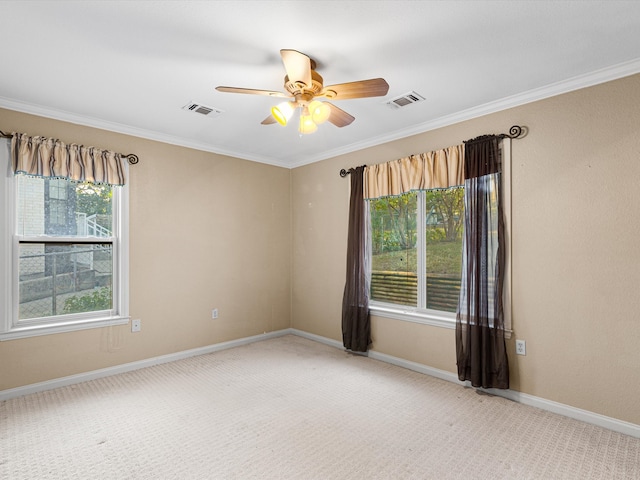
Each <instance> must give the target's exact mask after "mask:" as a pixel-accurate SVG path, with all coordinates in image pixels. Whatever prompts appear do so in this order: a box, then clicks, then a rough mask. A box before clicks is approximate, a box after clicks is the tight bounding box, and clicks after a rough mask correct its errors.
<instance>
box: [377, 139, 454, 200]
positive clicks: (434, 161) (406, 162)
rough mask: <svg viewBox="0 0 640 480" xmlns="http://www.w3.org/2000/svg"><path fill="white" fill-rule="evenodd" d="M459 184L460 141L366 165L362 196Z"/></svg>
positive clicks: (399, 193)
mask: <svg viewBox="0 0 640 480" xmlns="http://www.w3.org/2000/svg"><path fill="white" fill-rule="evenodd" d="M463 184H464V144H461V145H455V146H453V147H448V148H444V149H442V150H436V151H433V152H427V153H420V154H416V155H411V156H409V157H404V158H400V159H398V160H392V161H390V162H386V163H380V164H378V165H371V166H369V167H366V168H365V172H364V197H365V198H379V197H387V196H391V195H401V194H403V193H407V192H410V191H412V190H429V189H432V188H449V187H455V186H458V185H463Z"/></svg>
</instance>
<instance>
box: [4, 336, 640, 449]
mask: <svg viewBox="0 0 640 480" xmlns="http://www.w3.org/2000/svg"><path fill="white" fill-rule="evenodd" d="M289 334H292V335H297V336H299V337H303V338H306V339H308V340H312V341H314V342H318V343H322V344H325V345H329V346H331V347H335V348H339V349H344V346H343V345H342V342H339V341H337V340H333V339H330V338H327V337H322V336H320V335H314V334H313V333H308V332H304V331H302V330H298V329H295V328H285V329H283V330H277V331H275V332H269V333H264V334H262V335H254V336H252V337H245V338H240V339H237V340H231V341H229V342H222V343H216V344H213V345H208V346H206V347H200V348H194V349H191V350H184V351H182V352H176V353H170V354H168V355H161V356H159V357H153V358H148V359H145V360H139V361H137V362H131V363H125V364H123V365H116V366H114V367H108V368H103V369H100V370H94V371H91V372H86V373H80V374H77V375H70V376H68V377H62V378H56V379H54V380H48V381H46V382H40V383H33V384H31V385H25V386H22V387H16V388H11V389H8V390H2V391H0V401H2V400H8V399H10V398H15V397H20V396H22V395H28V394H31V393H37V392H42V391H45V390H51V389H54V388H58V387H64V386H67V385H73V384H76V383H80V382H86V381H88V380H94V379H97V378H103V377H108V376H110V375H116V374H118V373H125V372H130V371H133V370H138V369H140V368H145V367H151V366H153V365H159V364H161V363H168V362H173V361H176V360H181V359H183V358H189V357H195V356H197V355H204V354H207V353H212V352H217V351H220V350H226V349H228V348H234V347H239V346H241V345H247V344H249V343H254V342H259V341H261V340H267V339H270V338H276V337H282V336H284V335H289ZM368 357H369V358H372V359H374V360H379V361H382V362H386V363H390V364H392V365H396V366H399V367H403V368H408V369H409V370H413V371H415V372H419V373H423V374H425V375H430V376H432V377H436V378H440V379H441V380H446V381H449V382H453V383H457V384H458V385H460V386H467V387H468V386H469V383H468V382H461V381H460V380H458V376H457V375H456V374H455V373H451V372H447V371H445V370H440V369H437V368H433V367H429V366H427V365H423V364H421V363H416V362H411V361H409V360H405V359H402V358H399V357H394V356H392V355H387V354H385V353H380V352H376V351H375V350H369V353H368ZM485 391H486V392H487V393H490V394H492V395H496V396H501V397H504V398H508V399H509V400H513V401H514V402H518V403H522V404H523V405H528V406H531V407H536V408H540V409H542V410H546V411H549V412H552V413H557V414H559V415H564V416H565V417H569V418H573V419H575V420H580V421H583V422H586V423H590V424H593V425H597V426H599V427H603V428H607V429H609V430H613V431H614V432H619V433H623V434H625V435H629V436H631V437H635V438H640V425H636V424H634V423H629V422H624V421H622V420H617V419H615V418H611V417H607V416H605V415H600V414H598V413H594V412H590V411H588V410H582V409H580V408H576V407H572V406H570V405H565V404H563V403H558V402H554V401H552V400H547V399H544V398H540V397H536V396H534V395H529V394H526V393H521V392H517V391H515V390H499V389H486V390H485Z"/></svg>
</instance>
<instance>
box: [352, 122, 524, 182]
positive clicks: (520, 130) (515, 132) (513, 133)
mask: <svg viewBox="0 0 640 480" xmlns="http://www.w3.org/2000/svg"><path fill="white" fill-rule="evenodd" d="M526 134H527V127H521V126H520V125H514V126H512V127H511V128H510V129H509V133H499V134H498V135H496V137H498V138H501V139H504V138H510V139H511V140H515V139H517V138H522V137H524V136H525V135H526ZM477 138H481V137H477ZM473 140H475V139H473ZM473 140H465V141H464V142H463V143H469V142H472V141H473ZM350 173H351V172H350V171H348V170H345V169H344V168H343V169H341V170H340V176H341V177H342V178H344V177H346V176H347V175H349V174H350Z"/></svg>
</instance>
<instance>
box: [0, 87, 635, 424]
mask: <svg viewBox="0 0 640 480" xmlns="http://www.w3.org/2000/svg"><path fill="white" fill-rule="evenodd" d="M639 102H640V75H636V76H632V77H628V78H625V79H621V80H618V81H615V82H610V83H607V84H603V85H599V86H595V87H592V88H589V89H584V90H580V91H577V92H573V93H569V94H565V95H561V96H558V97H554V98H551V99H547V100H544V101H540V102H535V103H532V104H529V105H525V106H522V107H518V108H514V109H510V110H507V111H504V112H500V113H496V114H492V115H488V116H485V117H482V118H478V119H474V120H471V121H467V122H463V123H459V124H456V125H453V126H449V127H446V128H442V129H438V130H435V131H431V132H427V133H424V134H421V135H416V136H413V137H409V138H406V139H402V140H398V141H394V142H390V143H387V144H384V145H380V146H377V147H373V148H369V149H365V150H361V151H359V152H355V153H352V154H348V155H343V156H340V157H337V158H334V159H330V160H326V161H323V162H319V163H315V164H311V165H307V166H304V167H300V168H296V169H294V170H292V171H289V170H286V169H282V168H277V167H272V166H267V165H262V164H258V163H253V162H247V161H243V160H239V159H235V158H229V157H224V156H220V155H215V154H210V153H204V152H198V151H195V150H190V149H186V148H180V147H175V146H171V145H166V144H162V143H158V142H153V141H147V140H142V139H137V138H133V137H129V136H126V135H120V134H115V133H109V132H105V131H101V130H98V129H92V128H88V127H81V126H77V125H71V124H68V123H64V122H58V121H53V120H48V119H44V118H39V117H34V116H30V115H26V114H20V113H16V112H11V111H5V110H0V118H1V119H2V122H1V123H2V128H3V129H5V130H8V129H10V130H18V131H25V132H28V133H31V134H40V135H45V136H51V137H58V138H61V139H63V140H67V141H80V142H82V143H85V144H91V145H95V146H98V147H103V148H110V149H114V150H118V151H121V152H133V153H136V154H138V155H139V156H140V159H141V162H140V164H138V165H136V166H133V167H131V169H130V173H131V175H130V177H131V227H130V228H131V246H130V256H131V262H130V263H131V265H130V272H131V315H132V317H133V318H141V319H142V332H140V333H137V334H132V333H130V332H129V327H128V326H122V327H113V328H103V329H93V330H85V331H80V332H74V333H66V334H57V335H48V336H42V337H36V338H31V339H23V340H12V341H6V342H0V390H2V389H7V388H12V387H16V386H20V385H27V384H31V383H34V382H39V381H43V380H48V379H53V378H58V377H62V376H65V375H71V374H74V373H80V372H85V371H91V370H95V369H99V368H104V367H108V366H112V365H118V364H122V363H126V362H131V361H135V360H140V359H144V358H149V357H153V356H157V355H162V354H167V353H172V352H177V351H181V350H186V349H190V348H195V347H199V346H204V345H209V344H213V343H218V342H223V341H227V340H232V339H237V338H241V337H246V336H250V335H256V334H260V333H263V332H269V331H273V330H279V329H282V328H287V327H289V326H292V327H294V328H298V329H301V330H304V331H307V332H310V333H313V334H317V335H322V336H325V337H328V338H332V339H335V340H341V328H340V307H341V301H342V290H343V286H344V275H345V244H346V231H347V206H348V198H349V186H348V185H349V180H348V178H345V179H343V178H340V177H339V175H338V172H339V170H340V169H341V168H347V167H352V166H356V165H361V164H374V163H380V162H385V161H388V160H391V159H395V158H399V157H402V156H405V155H408V154H411V153H417V152H424V151H428V150H434V149H438V148H443V147H446V146H449V145H453V144H456V143H459V142H460V141H462V140H465V139H468V138H471V137H474V136H477V135H480V134H483V133H491V132H503V131H506V130H507V129H508V128H509V127H510V126H511V125H513V124H520V125H525V126H527V127H528V128H529V135H528V136H527V137H526V138H524V139H522V140H518V141H516V142H514V143H513V181H512V197H513V201H512V212H513V219H512V227H513V232H512V233H513V235H512V237H513V328H514V330H515V335H514V338H519V339H524V340H526V341H527V356H525V357H520V356H518V357H517V356H515V355H513V339H512V340H510V341H509V348H510V352H511V355H510V361H511V374H512V375H511V378H512V388H513V389H515V390H519V391H522V392H525V393H528V394H532V395H535V396H538V397H541V398H545V399H549V400H553V401H556V402H561V403H564V404H567V405H571V406H574V407H577V408H582V409H585V410H589V411H593V412H596V413H600V414H603V415H607V416H610V417H614V418H618V419H620V420H624V421H628V422H632V423H635V424H640V410H639V409H638V408H637V398H640V373H639V372H640V368H639V367H640V348H638V345H640V318H639V315H638V312H639V311H640V296H638V294H637V292H638V290H639V287H640V268H639V267H640V253H639V251H638V247H637V244H638V242H637V239H638V238H640V216H638V215H637V212H638V209H639V207H640V189H639V188H638V187H637V185H638V178H640V135H638V126H639V125H640V111H639V110H638V109H637V105H638V103H639ZM408 108H412V107H408ZM188 169H197V171H198V174H197V175H195V176H191V175H189V172H187V170H188ZM213 307H218V308H219V309H220V318H219V319H218V320H217V321H214V320H211V318H210V316H211V308H213ZM372 323H373V339H374V343H373V348H374V349H375V350H376V351H379V352H381V353H386V354H389V355H394V356H397V357H400V358H403V359H407V360H410V361H415V362H419V363H422V364H425V365H428V366H431V367H435V368H439V369H442V370H446V371H449V372H454V371H455V355H454V347H455V344H454V336H453V330H450V329H444V328H438V327H430V326H424V325H418V324H413V323H407V322H402V321H398V320H391V319H385V318H380V317H373V319H372Z"/></svg>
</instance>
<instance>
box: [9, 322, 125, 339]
mask: <svg viewBox="0 0 640 480" xmlns="http://www.w3.org/2000/svg"><path fill="white" fill-rule="evenodd" d="M128 323H129V317H103V318H92V319H86V320H76V321H71V322H58V323H50V324H47V325H28V326H19V327H14V328H12V329H10V330H7V331H6V332H0V341H5V340H16V339H19V338H28V337H37V336H39V335H51V334H54V333H66V332H75V331H77V330H86V329H89V328H101V327H110V326H113V325H126V324H128Z"/></svg>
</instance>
